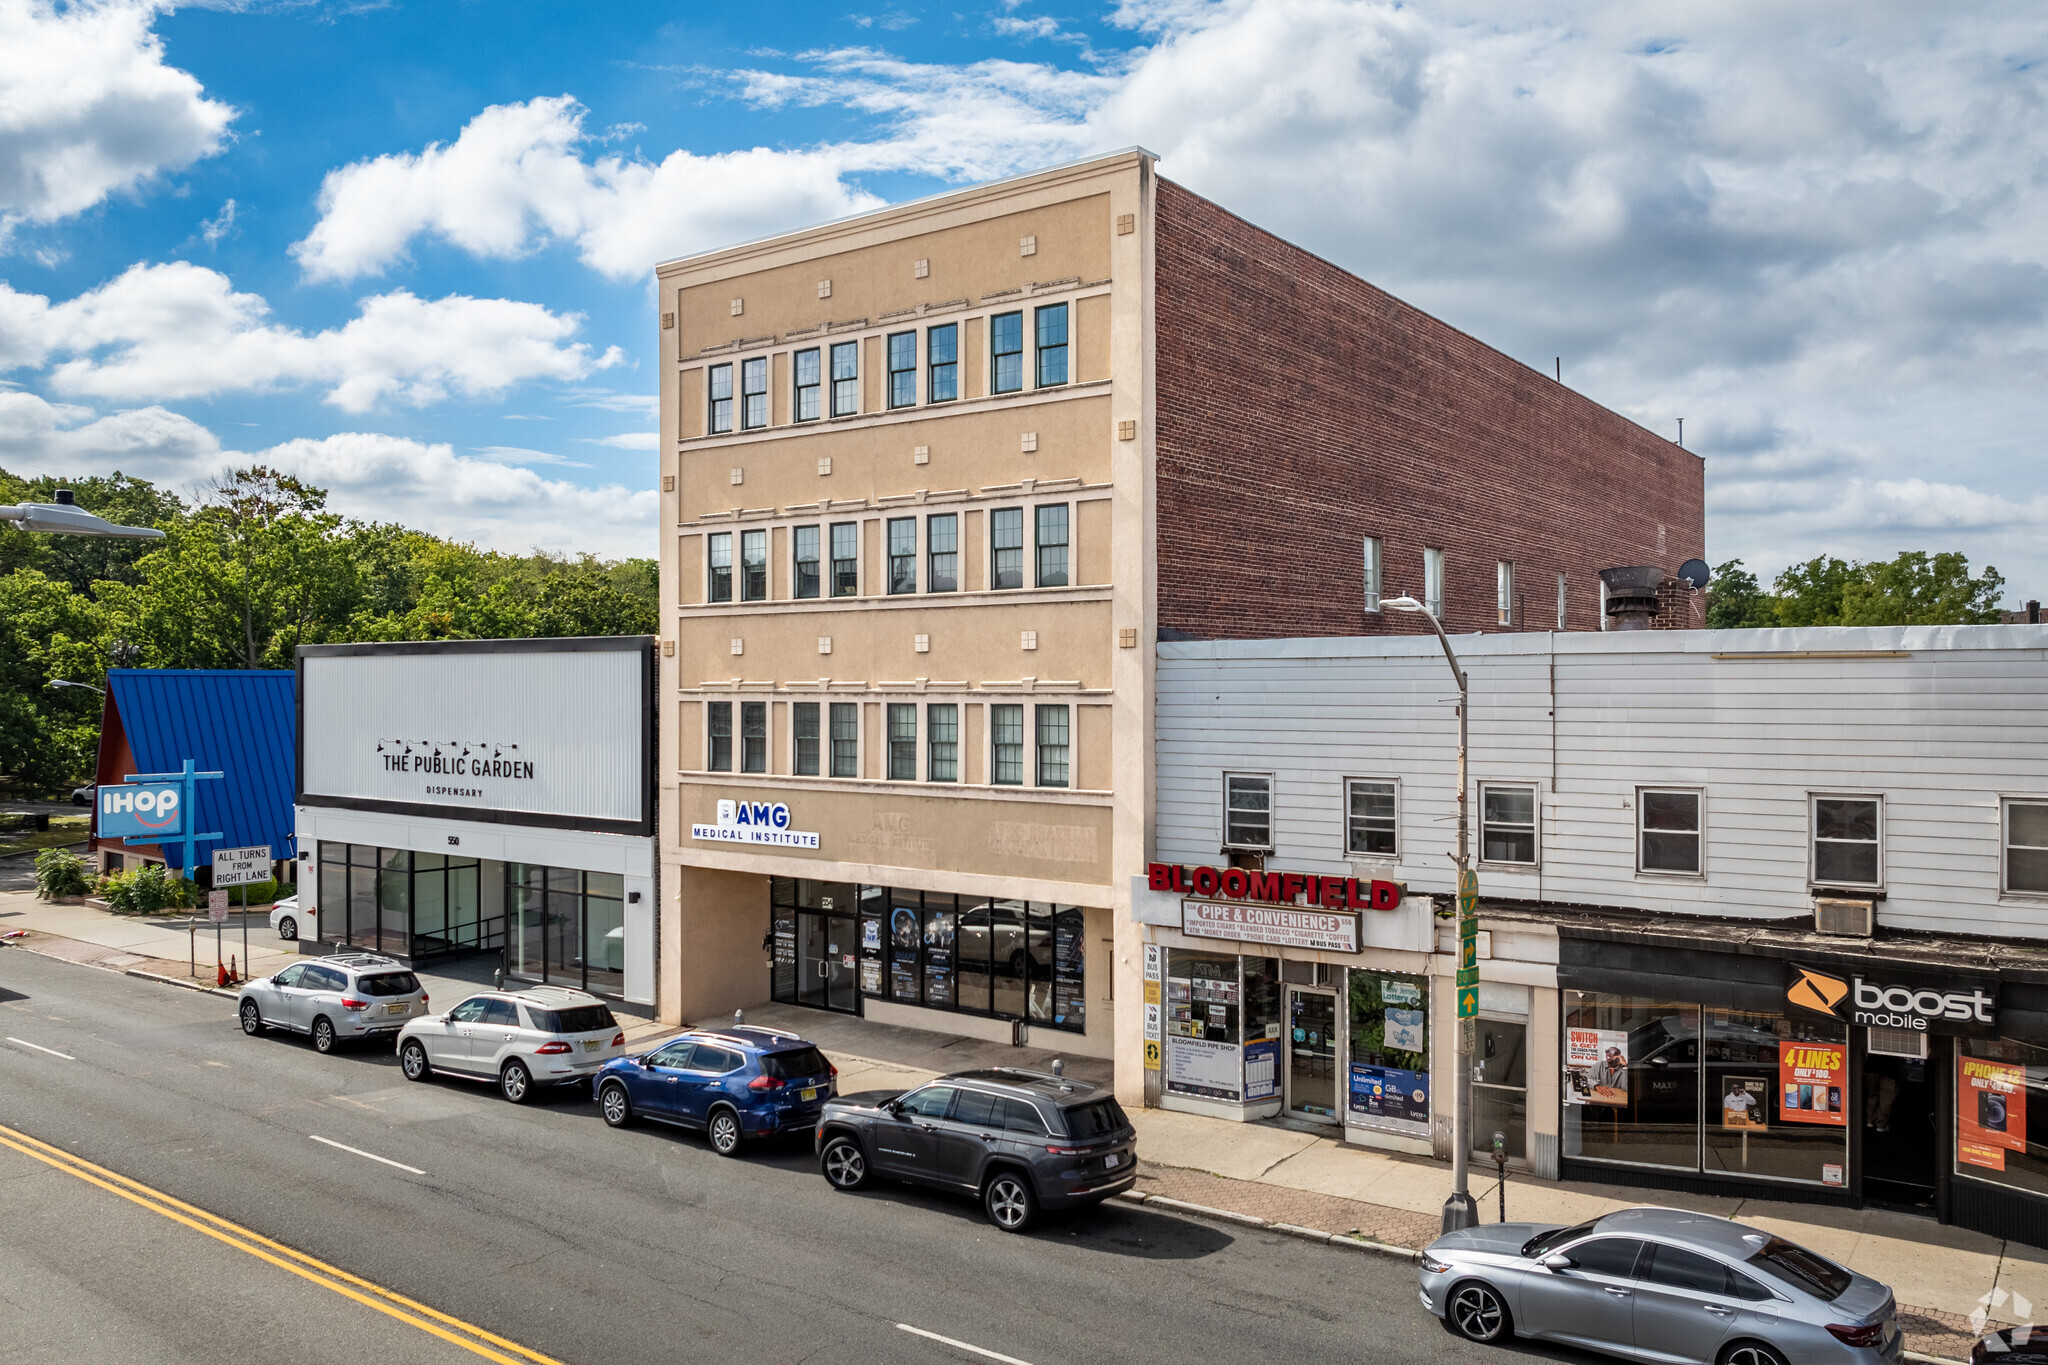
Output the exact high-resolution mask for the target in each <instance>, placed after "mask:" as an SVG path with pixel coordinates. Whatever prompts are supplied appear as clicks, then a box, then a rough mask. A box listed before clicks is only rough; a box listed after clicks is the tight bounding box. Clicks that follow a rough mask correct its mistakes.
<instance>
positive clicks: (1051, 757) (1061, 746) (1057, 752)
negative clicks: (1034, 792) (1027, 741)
mask: <svg viewBox="0 0 2048 1365" xmlns="http://www.w3.org/2000/svg"><path fill="white" fill-rule="evenodd" d="M1037 710H1038V715H1037V721H1038V785H1039V786H1041V787H1065V786H1068V785H1071V784H1070V783H1069V781H1068V756H1069V755H1070V754H1071V753H1072V752H1073V750H1072V748H1071V743H1072V741H1071V739H1070V736H1069V732H1068V729H1067V726H1068V717H1069V715H1070V712H1069V711H1068V708H1066V707H1064V706H1041V707H1039V708H1037Z"/></svg>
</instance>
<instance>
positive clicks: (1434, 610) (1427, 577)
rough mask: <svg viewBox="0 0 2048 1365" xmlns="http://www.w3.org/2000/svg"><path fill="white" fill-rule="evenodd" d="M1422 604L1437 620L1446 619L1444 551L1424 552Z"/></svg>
mask: <svg viewBox="0 0 2048 1365" xmlns="http://www.w3.org/2000/svg"><path fill="white" fill-rule="evenodd" d="M1422 606H1423V609H1424V610H1425V611H1427V612H1428V613H1429V614H1430V615H1431V616H1434V617H1435V618H1436V619H1437V620H1439V621H1441V620H1443V619H1444V552H1443V551H1442V550H1424V551H1423V552H1422Z"/></svg>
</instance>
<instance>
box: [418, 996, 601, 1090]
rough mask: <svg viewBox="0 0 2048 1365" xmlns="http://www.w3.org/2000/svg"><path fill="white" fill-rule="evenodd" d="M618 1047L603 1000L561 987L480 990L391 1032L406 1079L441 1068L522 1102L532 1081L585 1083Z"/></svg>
mask: <svg viewBox="0 0 2048 1365" xmlns="http://www.w3.org/2000/svg"><path fill="white" fill-rule="evenodd" d="M625 1050H626V1034H625V1031H624V1030H623V1029H621V1028H620V1027H619V1021H618V1020H616V1019H614V1018H612V1012H611V1010H610V1009H608V1008H607V1007H606V1006H605V1003H604V1001H602V1000H600V999H598V998H597V997H596V996H594V995H588V994H585V993H584V992H582V991H572V990H569V989H567V988H566V987H563V986H534V987H531V988H529V989H527V990H523V991H484V992H481V993H480V994H477V995H472V996H470V997H469V998H468V999H467V1000H464V1001H463V1002H462V1003H461V1004H459V1005H457V1006H456V1007H455V1008H454V1009H451V1010H449V1011H448V1012H447V1013H446V1014H430V1015H427V1016H426V1017H424V1018H421V1019H414V1020H412V1021H411V1022H410V1023H408V1024H407V1025H406V1026H405V1027H404V1028H403V1029H401V1030H400V1031H399V1034H398V1065H399V1069H400V1070H402V1071H403V1072H405V1075H406V1079H407V1080H413V1081H424V1080H426V1079H427V1078H428V1077H429V1076H431V1075H433V1074H434V1073H435V1072H437V1071H445V1072H447V1073H448V1074H449V1075H451V1076H461V1077H462V1078H464V1079H465V1080H472V1081H495V1082H496V1083H497V1086H498V1093H499V1094H501V1095H503V1096H504V1097H505V1098H506V1099H508V1100H510V1101H512V1102H513V1103H514V1104H524V1103H525V1102H526V1101H527V1099H528V1097H529V1096H531V1095H532V1094H533V1090H534V1087H535V1086H541V1085H572V1084H575V1083H577V1082H587V1081H588V1080H589V1079H590V1077H591V1075H592V1074H593V1073H594V1072H596V1070H597V1069H598V1068H599V1067H601V1066H603V1065H604V1064H605V1063H606V1062H608V1061H610V1060H611V1059H612V1058H614V1057H617V1056H619V1055H620V1054H621V1053H623V1052H624V1051H625Z"/></svg>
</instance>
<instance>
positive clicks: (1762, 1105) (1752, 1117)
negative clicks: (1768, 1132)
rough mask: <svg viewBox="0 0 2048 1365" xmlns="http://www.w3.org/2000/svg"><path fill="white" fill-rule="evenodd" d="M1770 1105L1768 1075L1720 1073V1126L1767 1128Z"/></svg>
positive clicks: (1768, 1125) (1745, 1128)
mask: <svg viewBox="0 0 2048 1365" xmlns="http://www.w3.org/2000/svg"><path fill="white" fill-rule="evenodd" d="M1770 1109H1771V1081H1770V1077H1768V1076H1723V1077H1722V1078H1721V1126H1722V1127H1723V1128H1741V1129H1744V1130H1747V1129H1752V1128H1768V1127H1770V1120H1769V1118H1768V1117H1767V1116H1768V1115H1769V1113H1770Z"/></svg>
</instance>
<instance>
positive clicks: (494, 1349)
mask: <svg viewBox="0 0 2048 1365" xmlns="http://www.w3.org/2000/svg"><path fill="white" fill-rule="evenodd" d="M0 1147H11V1148H13V1149H14V1150H15V1151H17V1152H20V1153H21V1154H22V1155H23V1156H28V1157H33V1158H35V1159H36V1160H37V1161H40V1162H42V1163H43V1164H44V1165H46V1166H54V1167H56V1168H57V1169H58V1170H60V1171H63V1172H64V1173H65V1174H66V1175H73V1176H77V1177H78V1178H79V1179H80V1180H83V1181H84V1182H86V1183H87V1184H88V1185H97V1186H99V1188H101V1189H103V1190H105V1191H107V1193H109V1194H116V1195H119V1196H120V1197H121V1198H123V1199H126V1200H127V1201H128V1202H130V1203H131V1204H136V1205H139V1206H141V1207H142V1208H145V1209H148V1210H149V1211H150V1212H151V1213H156V1214H161V1215H162V1216H164V1217H165V1218H168V1219H170V1220H171V1221H172V1222H174V1223H182V1224H184V1225H185V1226H186V1227H188V1228H191V1229H192V1230H193V1231H194V1232H201V1233H204V1234H206V1235H207V1236H208V1237H211V1238H213V1239H214V1240H215V1241H217V1242H224V1243H226V1244H227V1245H229V1246H231V1247H233V1248H234V1249H235V1250H237V1251H244V1252H247V1253H248V1254H249V1255H251V1256H254V1257H255V1258H256V1259H257V1260H259V1261H268V1262H269V1263H270V1264H272V1265H274V1266H276V1267H277V1268H278V1269H280V1270H288V1271H290V1272H291V1273H292V1274H294V1275H297V1276H298V1277H299V1278H300V1279H303V1280H309V1281H311V1282H312V1283H314V1284H317V1285H319V1286H320V1287H321V1288H322V1289H331V1290H333V1291H334V1292H335V1293H337V1294H339V1295H341V1296H342V1297H343V1298H346V1299H354V1300H355V1301H356V1302H357V1303H360V1304H362V1305H363V1306H365V1307H367V1308H373V1309H375V1310H376V1311H377V1312H379V1313H382V1314H384V1315H385V1316H386V1317H390V1318H396V1319H397V1320H398V1321H400V1322H402V1323H405V1324H406V1325H407V1326H409V1327H417V1328H419V1329H420V1330H421V1331H422V1332H426V1333H428V1334H429V1335H431V1336H437V1337H439V1338H441V1340H443V1341H446V1342H449V1343H451V1344H453V1345H456V1346H460V1347H461V1348H462V1349H463V1350H465V1351H468V1352H470V1353H471V1354H472V1355H479V1356H482V1357H483V1358H484V1359H485V1360H494V1361H497V1362H499V1365H562V1362H560V1361H558V1360H556V1359H555V1358H554V1357H553V1356H544V1355H542V1354H541V1353H540V1352H538V1351H529V1350H528V1349H526V1347H524V1346H521V1345H520V1344H519V1343H518V1342H516V1341H507V1340H506V1339H505V1338H504V1337H501V1336H498V1335H497V1334H496V1333H494V1332H487V1331H485V1330H484V1329H483V1328H481V1327H478V1326H476V1325H475V1324H473V1323H467V1322H464V1321H463V1320H462V1319H461V1318H457V1317H451V1316H449V1315H448V1314H446V1313H443V1312H441V1311H440V1310H439V1309H437V1308H429V1307H427V1305H425V1304H423V1303H420V1302H417V1301H416V1300H413V1299H409V1298H407V1297H405V1295H403V1294H397V1293H393V1292H392V1291H391V1290H389V1289H386V1288H384V1286H382V1285H379V1284H372V1283H371V1282H370V1281H368V1280H366V1279H363V1278H362V1277H361V1276H359V1275H351V1274H349V1272H347V1271H346V1270H342V1269H340V1268H338V1267H336V1266H331V1265H328V1264H327V1263H326V1262H325V1261H321V1260H316V1259H315V1258H314V1257H311V1256H308V1255H307V1254H306V1253H305V1252H303V1251H297V1250H294V1249H293V1248H291V1247H288V1246H286V1245H285V1244H284V1243H282V1242H276V1241H272V1240H271V1239H270V1238H268V1237H265V1236H264V1235H263V1234H261V1233H259V1232H251V1231H250V1230H249V1229H248V1228H245V1227H243V1226H241V1225H240V1224H239V1223H231V1222H229V1221H228V1220H227V1219H225V1218H222V1217H220V1216H219V1215H217V1214H212V1213H208V1212H207V1211H206V1210H205V1209H202V1208H198V1207H196V1206H194V1205H191V1204H187V1203H186V1202H185V1201H184V1200H182V1199H174V1198H172V1197H171V1196H170V1195H168V1194H165V1193H164V1192H163V1191H161V1190H158V1189H154V1188H152V1187H151V1186H148V1185H145V1184H143V1183H142V1182H141V1181H139V1180H131V1179H129V1178H128V1177H127V1176H125V1175H122V1174H120V1173H119V1172H118V1171H110V1170H108V1169H107V1168H106V1167H104V1166H96V1165H94V1164H93V1163H92V1162H90V1161H87V1160H85V1159H84V1158H83V1157H77V1156H73V1155H72V1154H71V1153H69V1152H67V1151H64V1150H63V1149H62V1148H60V1147H52V1146H51V1145H50V1144H49V1143H47V1142H43V1141H41V1140H40V1139H37V1138H32V1137H30V1136H29V1135H28V1134H26V1133H21V1132H17V1131H15V1130H14V1129H12V1128H9V1127H7V1126H6V1125H4V1124H0Z"/></svg>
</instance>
